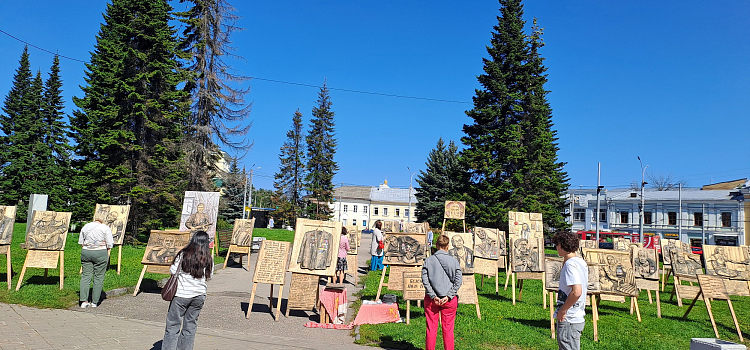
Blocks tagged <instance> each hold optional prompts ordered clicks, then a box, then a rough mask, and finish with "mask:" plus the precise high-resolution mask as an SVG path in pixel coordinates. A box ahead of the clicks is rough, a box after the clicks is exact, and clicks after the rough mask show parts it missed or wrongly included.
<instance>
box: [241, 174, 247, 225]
mask: <svg viewBox="0 0 750 350" xmlns="http://www.w3.org/2000/svg"><path fill="white" fill-rule="evenodd" d="M242 174H243V175H244V176H245V193H244V197H243V198H242V219H243V220H244V219H247V217H245V213H246V212H247V210H245V208H247V172H246V170H245V167H242Z"/></svg>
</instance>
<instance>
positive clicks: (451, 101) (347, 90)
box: [0, 29, 471, 104]
mask: <svg viewBox="0 0 750 350" xmlns="http://www.w3.org/2000/svg"><path fill="white" fill-rule="evenodd" d="M0 33H3V34H5V35H7V36H9V37H11V38H13V39H16V40H18V41H20V42H22V43H24V44H26V45H28V46H31V47H33V48H36V49H39V50H42V51H44V52H47V53H51V54H53V55H57V56H59V57H61V58H65V59H69V60H71V61H76V62H81V63H88V62H86V61H82V60H79V59H77V58H72V57H68V56H63V55H60V54H58V53H56V52H52V51H50V50H47V49H44V48H41V47H39V46H36V45H33V44H29V43H28V42H27V41H24V40H21V39H19V38H16V37H15V36H13V35H11V34H10V33H8V32H6V31H4V30H2V29H0ZM250 78H251V79H256V80H262V81H267V82H271V83H278V84H287V85H296V86H305V87H313V88H321V87H322V86H319V85H313V84H305V83H296V82H292V81H283V80H277V79H268V78H261V77H250ZM328 89H329V90H336V91H343V92H352V93H355V94H365V95H374V96H384V97H396V98H406V99H411V100H422V101H434V102H447V103H466V104H469V103H471V102H467V101H456V100H445V99H439V98H430V97H419V96H408V95H397V94H386V93H382V92H372V91H362V90H353V89H343V88H335V87H328Z"/></svg>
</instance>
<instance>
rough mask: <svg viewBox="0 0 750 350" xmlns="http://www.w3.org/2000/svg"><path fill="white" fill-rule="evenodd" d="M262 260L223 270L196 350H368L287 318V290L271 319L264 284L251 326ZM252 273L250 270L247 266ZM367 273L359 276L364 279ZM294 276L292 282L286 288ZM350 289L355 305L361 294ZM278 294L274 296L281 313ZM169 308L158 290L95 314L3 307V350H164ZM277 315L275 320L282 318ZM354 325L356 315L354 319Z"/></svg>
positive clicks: (211, 288)
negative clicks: (255, 274) (255, 282)
mask: <svg viewBox="0 0 750 350" xmlns="http://www.w3.org/2000/svg"><path fill="white" fill-rule="evenodd" d="M369 236H370V235H363V241H364V242H362V243H363V244H362V248H360V249H361V254H360V255H359V257H358V262H359V265H360V266H361V267H364V266H365V262H366V261H367V259H369ZM256 257H257V254H256V253H254V254H252V257H251V261H250V266H251V271H247V270H246V269H245V268H244V267H240V266H239V265H237V264H232V261H230V263H229V264H230V266H229V267H227V268H226V269H224V270H220V269H219V270H217V271H216V273H215V275H214V278H213V279H212V280H211V281H209V284H208V297H207V298H206V304H205V305H204V307H203V310H202V311H201V315H200V319H199V321H198V334H197V336H196V343H195V348H196V349H219V348H221V349H226V348H232V347H234V346H241V347H242V348H243V349H357V348H362V349H367V348H369V347H364V346H359V345H355V344H353V342H354V338H353V336H352V335H351V332H350V331H347V330H330V329H316V328H306V327H303V324H304V323H306V322H308V321H315V322H317V321H318V315H317V313H315V312H312V311H292V312H291V313H290V315H289V317H288V318H287V317H285V316H284V313H285V311H286V296H287V294H288V285H287V288H286V290H285V291H284V294H283V297H282V299H283V301H282V306H281V316H280V318H279V320H278V321H274V318H273V315H271V314H270V313H269V306H268V305H269V298H268V295H269V292H270V286H269V285H264V284H259V285H258V290H257V295H256V297H255V301H254V303H253V304H252V313H251V314H250V318H249V319H246V318H245V312H246V311H247V309H248V305H249V301H250V300H249V299H250V291H251V290H252V276H253V271H252V270H254V267H255V260H256ZM245 266H247V263H245ZM365 271H366V269H360V272H361V273H364V272H365ZM290 278H291V274H289V273H288V274H287V283H288V281H289V279H290ZM349 279H351V277H348V279H347V283H348V284H349V286H348V288H347V289H348V292H349V301H350V302H351V301H353V300H354V297H353V296H352V293H354V292H356V290H358V289H357V287H356V286H355V285H353V284H351V283H352V281H349ZM277 288H278V286H276V289H275V290H274V297H273V300H272V301H273V304H274V307H275V306H276V295H277V293H278V289H277ZM168 306H169V303H167V302H165V301H163V300H162V299H161V295H160V294H159V291H158V290H155V291H146V292H141V293H140V294H138V296H136V297H133V296H132V294H126V295H124V296H120V297H115V298H110V299H107V300H104V301H103V302H102V304H101V305H100V306H99V307H98V308H95V309H92V308H88V309H79V308H77V307H75V308H72V309H70V310H56V309H36V308H31V307H25V306H19V305H8V304H0V349H103V348H106V349H121V348H122V349H154V350H156V349H161V339H162V337H163V336H164V320H165V317H166V314H167V308H168ZM275 311H276V310H275V309H274V313H275ZM348 317H349V320H348V321H351V317H352V313H351V312H349V314H348Z"/></svg>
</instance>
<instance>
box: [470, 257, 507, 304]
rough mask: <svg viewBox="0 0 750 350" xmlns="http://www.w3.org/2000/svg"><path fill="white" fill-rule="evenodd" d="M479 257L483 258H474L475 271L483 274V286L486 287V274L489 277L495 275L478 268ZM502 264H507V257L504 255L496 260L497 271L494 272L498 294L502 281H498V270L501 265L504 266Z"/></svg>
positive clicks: (496, 292)
mask: <svg viewBox="0 0 750 350" xmlns="http://www.w3.org/2000/svg"><path fill="white" fill-rule="evenodd" d="M478 259H482V258H476V257H475V258H474V272H475V273H478V274H479V275H481V276H482V280H481V288H484V277H485V276H487V277H493V275H492V274H491V273H487V271H479V270H481V269H480V268H477V266H478V265H477V260H478ZM487 260H489V259H487ZM502 265H505V257H504V256H500V257H499V258H498V259H497V260H496V261H495V273H494V277H495V294H496V295H497V294H499V293H500V282H498V279H499V273H498V270H499V268H500V266H502Z"/></svg>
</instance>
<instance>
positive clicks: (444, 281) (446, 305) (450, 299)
mask: <svg viewBox="0 0 750 350" xmlns="http://www.w3.org/2000/svg"><path fill="white" fill-rule="evenodd" d="M448 244H450V238H448V236H446V235H440V236H438V238H437V240H436V245H437V249H438V250H437V251H436V252H435V254H433V255H431V256H430V257H429V258H427V259H425V261H424V266H422V284H424V289H425V297H424V314H425V318H426V321H427V336H426V339H425V348H426V349H427V350H435V344H436V343H437V330H438V318H440V322H441V323H442V327H443V348H445V350H453V349H454V337H453V325H454V322H455V320H456V309H457V308H458V295H457V294H458V289H459V288H461V283H462V279H461V265H460V264H459V263H458V260H456V258H454V257H452V256H451V255H450V254H448Z"/></svg>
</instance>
